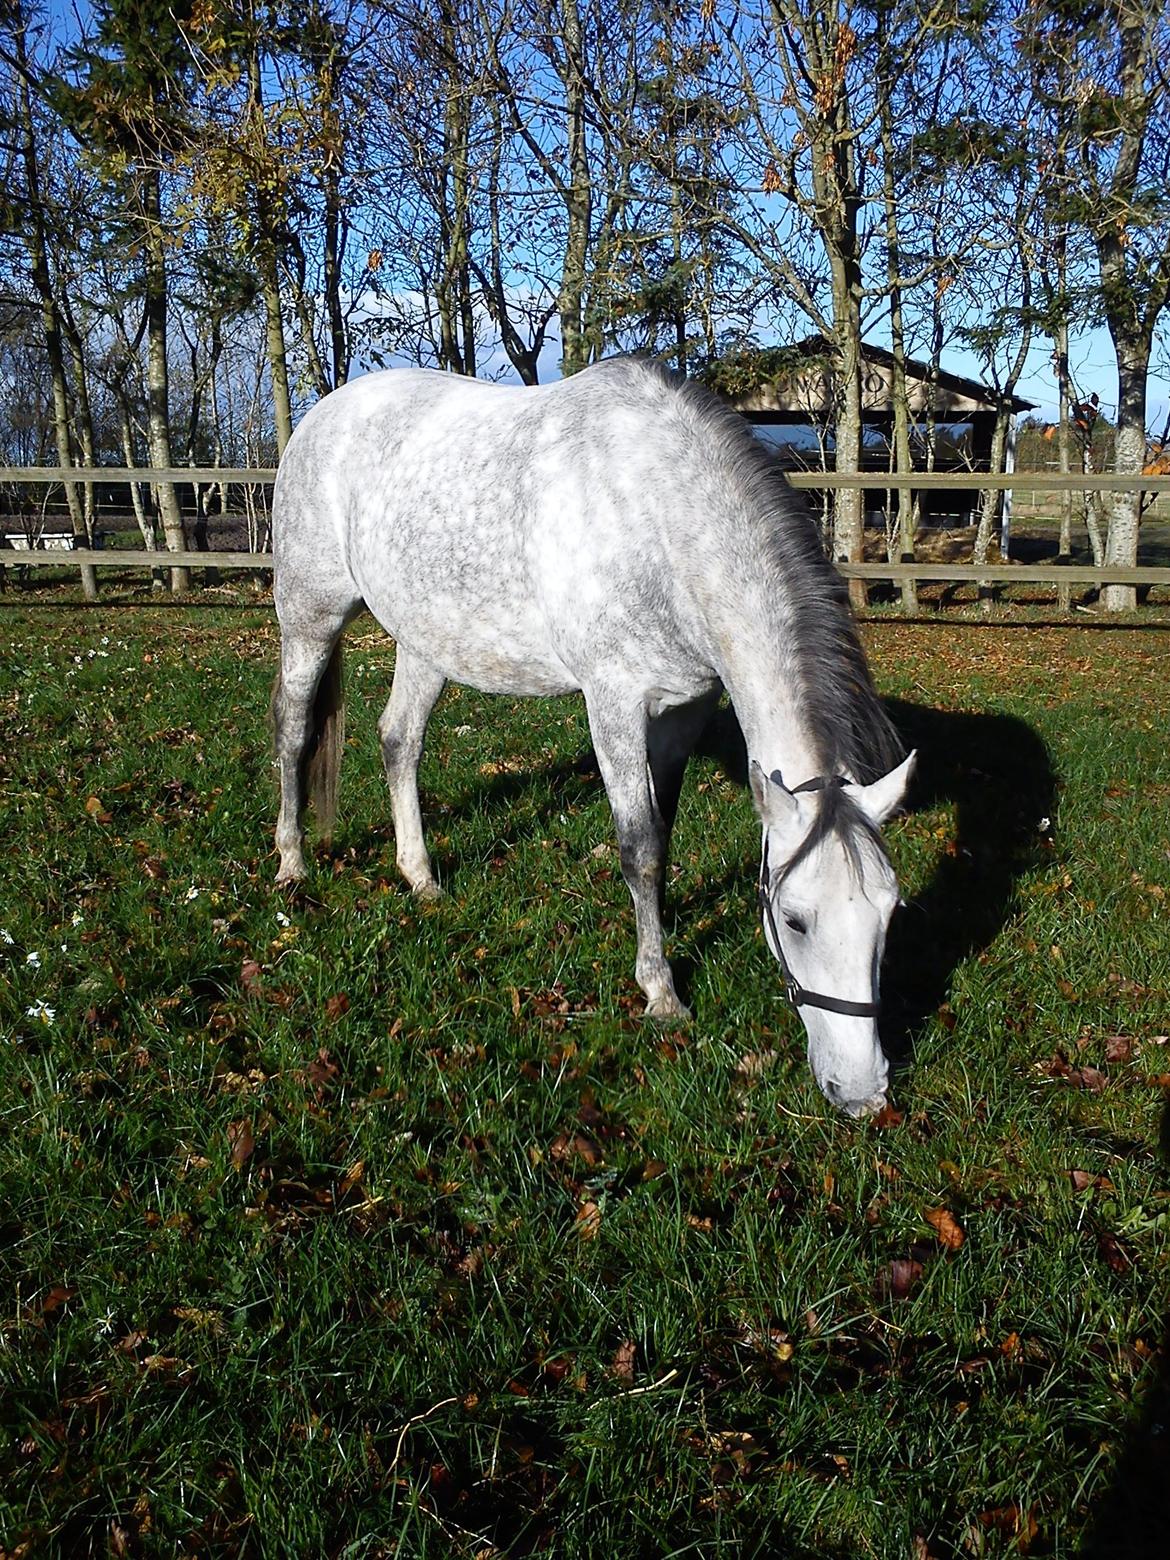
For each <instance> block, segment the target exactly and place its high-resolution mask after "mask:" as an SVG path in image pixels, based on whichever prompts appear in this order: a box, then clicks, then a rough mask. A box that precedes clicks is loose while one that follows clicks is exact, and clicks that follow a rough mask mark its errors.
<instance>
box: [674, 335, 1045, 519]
mask: <svg viewBox="0 0 1170 1560" xmlns="http://www.w3.org/2000/svg"><path fill="white" fill-rule="evenodd" d="M862 356H863V368H862V466H863V469H864V470H866V471H888V470H889V469H890V466H891V464H892V462H891V447H892V440H893V426H894V415H893V409H892V404H891V394H890V387H891V384H892V381H893V370H894V355H893V353H892V352H890V351H889V350H888V349H887V348H885V347H878V346H874V345H872V344H871V343H869V342H866V343H864V344H863V347H862ZM713 368H714V372H710V371H709V373H708V375H707V376H705V377H707V378H708V379H709V381H710V382H711V384H712V387H713V388H715V389H717V390H719V391H720V392H721V393H722V394H723V395H724V396H725V397H726V398H727V399H728V400H729V401H730V402H731V404H732V405H733V406H734V407H735V408H736V410H737V411H739V412H742V414H743V415H744V417H746V418H747V420H748V421H749V422H750V423H751V424H752V426H753V428H754V430H755V432H756V435H757V437H759V438H760V439H762V440H763V441H764V442H765V443H766V444H768V445H769V446H770V447H771V448H772V449H774V450H775V451H776V454H777V455H778V457H779V459H780V461H781V462H782V464H783V465H785V466H787V467H788V468H789V469H791V470H810V469H811V470H824V469H828V470H830V471H831V470H832V469H833V466H834V447H833V407H834V402H835V396H834V389H833V349H832V346H831V345H830V344H829V343H828V342H827V341H826V340H825V339H824V337H822V336H810V337H808V338H806V339H805V340H804V341H801V342H798V343H796V344H795V345H794V346H792V347H784V348H765V349H763V350H756V351H753V352H752V353H751V354H750V357H749V355H748V354H745V355H744V356H743V358H742V359H739V360H737V359H735V358H728V359H724V360H723V361H722V362H721V363H720V364H718V365H713ZM739 368H742V373H737V369H739ZM737 381H738V383H739V385H740V386H742V388H739V387H737ZM745 381H749V382H750V383H745ZM906 381H907V390H908V400H909V405H910V415H911V418H912V422H911V429H910V453H911V459H912V461H913V468H914V470H916V471H987V470H989V469H990V459H991V441H992V433H993V430H994V427H995V417H996V411H997V409H998V407H999V405H1000V396H999V393H998V392H997V391H995V390H994V389H990V388H989V387H988V386H986V385H981V384H979V383H978V381H976V380H974V379H967V378H965V377H964V376H963V375H961V374H953V373H951V372H950V371H949V370H947V369H945V368H938V369H932V368H931V366H930V365H929V364H927V363H922V362H918V361H917V360H915V359H911V358H908V359H907V360H906ZM1006 406H1007V409H1008V412H1009V416H1010V418H1011V422H1010V424H1009V431H1008V442H1007V452H1006V453H1007V458H1006V467H1007V469H1008V470H1009V471H1010V470H1012V469H1013V466H1014V456H1015V420H1016V417H1017V415H1018V414H1019V413H1020V412H1027V411H1031V410H1033V406H1034V403H1033V402H1031V401H1024V400H1021V399H1020V397H1018V396H1009V397H1007V398H1006ZM917 497H918V499H919V503H920V510H919V513H920V514H921V517H922V521H923V523H924V524H928V525H931V524H933V525H956V524H957V525H966V524H969V523H974V519H975V511H976V508H977V504H978V498H979V495H978V493H977V492H974V491H971V490H966V489H962V488H954V489H945V488H936V489H931V490H930V491H922V492H920V493H919V494H918V495H917ZM1008 497H1009V495H1006V494H1005V514H1004V522H1005V525H1006V520H1007V512H1006V503H1007V499H1008ZM883 505H884V494H882V493H881V492H871V493H869V494H867V497H866V509H867V518H869V517H872V518H874V519H878V518H879V517H880V516H881V513H882V507H883Z"/></svg>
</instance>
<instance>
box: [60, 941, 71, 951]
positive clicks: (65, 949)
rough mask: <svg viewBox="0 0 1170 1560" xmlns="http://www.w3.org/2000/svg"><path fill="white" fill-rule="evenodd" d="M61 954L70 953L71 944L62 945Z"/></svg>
mask: <svg viewBox="0 0 1170 1560" xmlns="http://www.w3.org/2000/svg"><path fill="white" fill-rule="evenodd" d="M61 952H62V953H68V952H69V944H68V943H62V944H61Z"/></svg>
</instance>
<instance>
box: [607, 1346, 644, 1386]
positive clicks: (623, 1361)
mask: <svg viewBox="0 0 1170 1560" xmlns="http://www.w3.org/2000/svg"><path fill="white" fill-rule="evenodd" d="M637 1353H638V1345H637V1344H636V1343H635V1342H634V1340H633V1339H632V1338H627V1339H625V1341H624V1342H622V1343H619V1344H618V1346H617V1349H616V1351H615V1353H614V1357H613V1362H612V1364H611V1365H610V1366H609V1374H610V1375H611V1376H612V1377H613V1378H614V1379H615V1381H625V1382H632V1381H633V1379H634V1360H635V1358H636V1357H637Z"/></svg>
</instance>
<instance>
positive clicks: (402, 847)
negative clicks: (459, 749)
mask: <svg viewBox="0 0 1170 1560" xmlns="http://www.w3.org/2000/svg"><path fill="white" fill-rule="evenodd" d="M443 682H444V678H443V676H442V674H441V673H439V672H437V671H435V669H434V667H433V666H430V665H429V664H428V663H427V662H426V661H423V660H421V659H420V658H419V657H418V656H415V655H412V654H411V653H410V651H409V650H406V649H404V648H403V647H402V645H399V646H398V650H397V653H396V659H395V663H394V683H393V686H392V688H391V690H390V701H389V703H388V704H387V705H386V708H385V709H384V710H383V711H382V718H381V720H379V722H378V735H379V737H380V738H381V739H382V762H383V764H384V765H385V768H386V781H387V784H388V785H389V787H390V809H391V811H392V813H393V815H394V841H395V847H396V851H397V858H398V869H399V871H400V872H401V873H402V875H403V877H404V878H405V879H406V881H407V882H408V883H409V884H410V886H411V888H412V889H413V890H414V892H415V893H416V894H417V895H418V896H419V898H420V899H434V898H436V897H437V895H438V894H439V892H440V890H439V885H438V883H437V882H436V881H435V874H434V872H433V871H432V869H431V858H430V857H429V856H428V855H427V847H426V841H425V839H424V838H423V826H422V812H421V811H420V809H419V805H418V766H419V763H420V761H421V759H422V751H423V742H424V740H425V738H426V732H427V721H428V720H429V719H430V717H431V711H432V710H433V709H434V707H435V704H436V702H437V700H438V697H439V695H440V694H441V693H442V691H443Z"/></svg>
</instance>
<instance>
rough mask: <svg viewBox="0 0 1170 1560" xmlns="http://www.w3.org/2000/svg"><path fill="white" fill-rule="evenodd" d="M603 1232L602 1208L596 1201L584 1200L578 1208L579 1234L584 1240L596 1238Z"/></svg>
mask: <svg viewBox="0 0 1170 1560" xmlns="http://www.w3.org/2000/svg"><path fill="white" fill-rule="evenodd" d="M600 1233H601V1209H600V1208H599V1207H598V1206H597V1204H596V1203H595V1202H592V1201H589V1202H583V1203H582V1204H581V1206H580V1207H579V1208H578V1209H577V1234H578V1235H580V1237H581V1239H582V1240H596V1239H597V1237H598V1235H599V1234H600Z"/></svg>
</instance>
